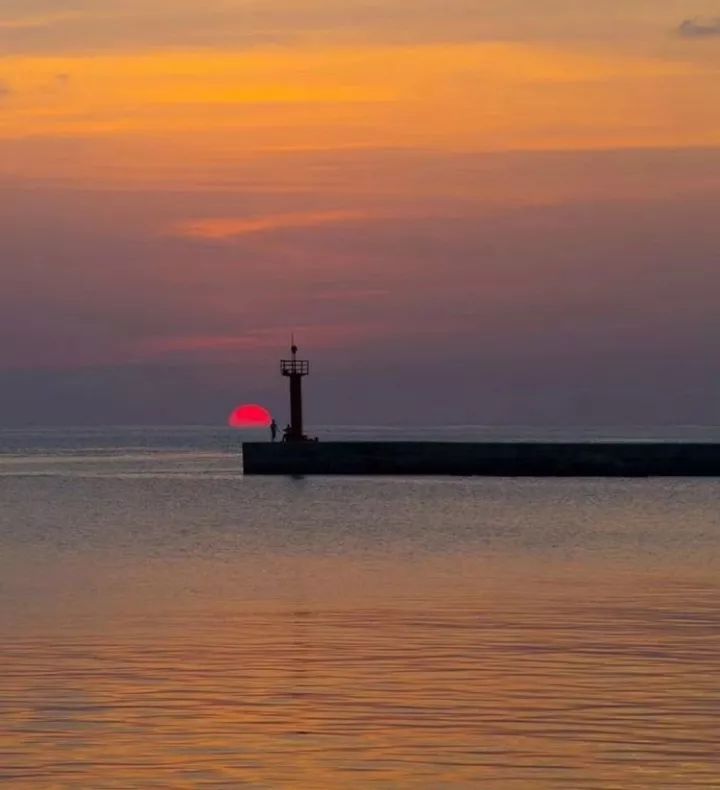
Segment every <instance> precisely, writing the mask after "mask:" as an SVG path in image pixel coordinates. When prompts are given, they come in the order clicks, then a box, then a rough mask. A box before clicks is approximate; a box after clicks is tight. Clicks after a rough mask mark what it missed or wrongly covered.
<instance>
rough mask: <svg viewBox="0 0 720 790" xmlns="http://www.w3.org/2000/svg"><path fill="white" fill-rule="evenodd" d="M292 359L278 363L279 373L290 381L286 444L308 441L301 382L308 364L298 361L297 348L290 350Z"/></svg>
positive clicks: (308, 367) (293, 345) (307, 371)
mask: <svg viewBox="0 0 720 790" xmlns="http://www.w3.org/2000/svg"><path fill="white" fill-rule="evenodd" d="M290 351H291V353H292V359H283V360H281V362H280V372H281V373H282V375H283V376H287V378H289V379H290V432H289V433H288V434H287V436H286V441H288V442H306V441H307V440H308V438H307V436H305V432H304V429H303V405H302V380H303V378H304V377H305V376H307V375H309V374H310V362H308V360H307V359H298V358H297V352H298V347H297V346H296V345H295V342H294V341H293V344H292V346H291V348H290Z"/></svg>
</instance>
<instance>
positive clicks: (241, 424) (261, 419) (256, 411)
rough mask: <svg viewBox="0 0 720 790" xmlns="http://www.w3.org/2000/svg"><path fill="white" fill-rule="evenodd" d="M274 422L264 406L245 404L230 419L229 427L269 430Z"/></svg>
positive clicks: (233, 412)
mask: <svg viewBox="0 0 720 790" xmlns="http://www.w3.org/2000/svg"><path fill="white" fill-rule="evenodd" d="M271 422H272V415H271V414H270V412H269V411H268V410H267V409H265V408H263V407H262V406H257V405H255V404H251V403H250V404H245V405H244V406H238V407H237V408H236V409H234V410H233V411H232V413H231V414H230V416H229V417H228V425H229V426H230V427H231V428H238V429H247V428H267V427H268V426H269V425H270V423H271Z"/></svg>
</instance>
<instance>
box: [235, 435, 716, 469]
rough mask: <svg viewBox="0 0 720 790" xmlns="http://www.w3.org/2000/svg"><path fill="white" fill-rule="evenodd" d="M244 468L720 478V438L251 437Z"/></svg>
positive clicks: (246, 447)
mask: <svg viewBox="0 0 720 790" xmlns="http://www.w3.org/2000/svg"><path fill="white" fill-rule="evenodd" d="M243 467H244V472H245V474H246V475H462V476H470V475H484V476H494V477H720V444H705V443H695V444H688V443H680V442H678V443H673V442H666V443H645V442H584V443H554V442H552V443H540V442H526V443H524V442H497V443H476V442H472V443H470V442H468V443H460V442H307V443H303V442H298V443H289V444H281V443H276V444H271V443H269V442H268V443H260V442H248V443H245V444H243Z"/></svg>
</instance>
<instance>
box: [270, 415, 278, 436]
mask: <svg viewBox="0 0 720 790" xmlns="http://www.w3.org/2000/svg"><path fill="white" fill-rule="evenodd" d="M277 432H278V424H277V423H276V422H275V420H273V421H272V422H271V423H270V436H272V440H273V441H275V439H277Z"/></svg>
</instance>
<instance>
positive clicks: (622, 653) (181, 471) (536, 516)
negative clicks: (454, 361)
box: [0, 429, 720, 790]
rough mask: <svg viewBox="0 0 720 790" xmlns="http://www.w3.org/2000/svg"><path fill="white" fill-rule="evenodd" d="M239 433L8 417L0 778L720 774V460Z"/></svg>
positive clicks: (637, 778) (505, 784) (665, 779)
mask: <svg viewBox="0 0 720 790" xmlns="http://www.w3.org/2000/svg"><path fill="white" fill-rule="evenodd" d="M478 431H480V429H478ZM327 433H328V434H331V435H338V436H340V435H341V434H342V431H341V430H338V429H335V432H334V433H333V432H332V431H330V430H328V432H327ZM365 435H369V432H366V434H365ZM438 438H441V437H440V436H438ZM680 438H682V437H680ZM235 441H236V440H235V438H234V437H233V436H231V435H228V434H226V433H225V432H222V431H209V430H201V429H187V430H181V431H161V430H156V431H152V430H135V431H133V430H117V431H85V432H77V431H75V432H71V431H55V432H44V431H36V432H27V431H25V432H17V431H16V432H0V503H1V505H2V507H1V508H0V629H1V631H2V649H1V652H0V783H5V784H7V785H8V786H18V787H22V786H28V787H43V788H45V787H68V788H69V787H91V788H105V787H117V788H135V787H142V788H152V787H180V788H182V787H203V786H216V787H228V788H229V787H238V786H243V785H244V786H250V787H253V786H254V787H304V786H305V787H364V786H378V787H401V786H416V787H443V786H445V787H447V786H462V785H466V786H473V787H478V786H479V787H483V788H492V789H494V788H503V789H504V788H510V790H514V789H515V788H535V787H537V788H558V787H567V788H603V789H605V788H692V787H706V788H718V787H720V749H719V748H718V745H719V744H720V723H719V722H720V508H719V507H718V503H719V499H720V481H713V480H704V481H694V480H682V481H678V480H675V481H672V480H656V481H638V480H634V481H624V480H612V481H608V480H605V481H602V480H558V481H553V480H544V481H543V480H520V481H518V480H481V479H477V480H474V479H472V480H471V479H400V478H397V479H396V478H391V479H369V478H367V479H364V478H353V479H337V480H336V479H328V478H314V479H284V478H277V479H271V478H248V479H243V477H242V475H241V473H240V461H239V459H238V455H237V447H236V445H235Z"/></svg>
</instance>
